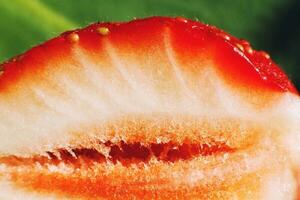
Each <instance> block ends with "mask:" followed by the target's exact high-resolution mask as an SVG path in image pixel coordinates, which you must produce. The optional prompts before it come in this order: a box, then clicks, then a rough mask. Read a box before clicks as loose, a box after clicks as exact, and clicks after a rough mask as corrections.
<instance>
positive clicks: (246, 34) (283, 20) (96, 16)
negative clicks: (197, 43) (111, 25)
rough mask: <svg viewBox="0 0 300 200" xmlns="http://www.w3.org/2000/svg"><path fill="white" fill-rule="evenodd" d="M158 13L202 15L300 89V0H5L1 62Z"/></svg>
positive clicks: (0, 18)
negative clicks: (90, 28) (92, 29)
mask: <svg viewBox="0 0 300 200" xmlns="http://www.w3.org/2000/svg"><path fill="white" fill-rule="evenodd" d="M153 15H168V16H178V15H179V16H184V17H188V18H191V19H199V20H200V21H203V22H205V23H208V24H213V25H216V26H217V27H219V28H222V29H224V30H226V31H227V32H229V33H231V34H233V35H235V36H237V37H240V38H245V39H247V40H248V41H250V42H251V43H252V46H253V47H254V48H255V49H262V50H265V51H267V52H269V53H270V54H271V57H272V58H273V60H275V61H276V62H277V63H278V64H279V65H280V66H281V67H283V68H284V70H285V71H286V72H287V74H288V75H289V77H290V78H291V79H293V80H294V83H295V84H296V85H297V87H298V88H300V53H299V50H298V49H299V47H300V1H299V0H250V1H249V0H202V1H201V0H81V1H80V0H0V24H1V26H0V27H1V28H0V30H1V31H0V36H1V37H0V62H1V61H4V60H6V59H8V58H10V57H12V56H14V55H16V54H19V53H22V52H23V51H25V50H26V49H29V48H31V47H33V46H35V45H36V44H38V43H41V42H43V41H45V40H47V39H49V38H51V37H53V36H55V35H57V34H59V33H61V32H63V31H65V30H67V29H73V28H77V27H83V26H85V25H87V24H90V23H92V22H96V21H111V20H113V21H124V20H125V21H128V20H131V19H133V18H134V17H137V18H139V17H147V16H153Z"/></svg>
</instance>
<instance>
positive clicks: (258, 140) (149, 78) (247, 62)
mask: <svg viewBox="0 0 300 200" xmlns="http://www.w3.org/2000/svg"><path fill="white" fill-rule="evenodd" d="M2 68H3V72H2V75H1V76H0V109H1V113H0V121H1V123H0V139H1V142H0V186H3V187H2V188H4V189H0V198H2V199H3V198H9V199H12V198H15V197H16V196H15V195H17V194H19V195H22V196H26V197H28V198H33V196H35V197H36V198H37V199H38V198H40V199H45V197H53V198H58V199H61V198H73V197H74V198H79V199H93V198H110V199H119V198H123V199H133V198H140V199H142V198H144V199H201V198H202V199H220V198H221V197H222V198H223V199H234V198H238V199H274V198H273V197H274V196H272V195H273V193H272V188H274V187H276V188H277V193H276V197H278V196H279V199H280V198H281V197H280V195H281V196H282V199H293V198H294V197H295V195H296V194H295V192H296V189H295V188H296V179H295V177H294V175H293V174H294V173H295V172H294V169H295V168H298V165H300V161H299V160H300V159H299V158H298V156H297V155H299V154H298V153H299V149H298V148H297V146H298V145H299V144H300V143H299V140H300V139H299V136H298V135H299V134H298V131H299V125H298V123H297V121H298V120H299V119H300V116H299V114H297V112H299V110H300V103H299V102H300V101H299V96H298V92H297V90H296V89H295V87H294V86H293V84H292V83H291V82H290V81H289V79H288V77H287V76H286V75H285V74H284V73H283V71H282V70H281V69H280V68H279V67H278V66H277V65H276V64H275V63H274V62H273V61H272V60H271V59H270V57H269V56H268V55H267V54H266V53H264V52H257V51H255V50H253V49H252V48H251V46H250V44H249V43H248V42H246V41H244V40H239V39H237V38H235V37H233V36H230V35H228V34H227V33H225V32H224V31H221V30H219V29H217V28H215V27H212V26H209V25H204V24H202V23H200V22H195V21H191V20H187V19H184V18H168V17H152V18H147V19H141V20H134V21H131V22H128V23H97V24H92V25H90V26H88V27H86V28H84V29H79V30H74V31H69V32H66V33H63V34H62V35H60V36H59V37H57V38H54V39H52V40H50V41H48V42H46V43H44V44H42V45H40V46H37V47H34V48H33V49H31V50H29V51H27V52H26V53H24V54H23V55H20V56H18V57H16V58H13V59H11V60H10V61H8V62H6V63H4V64H2ZM297 138H298V139H297ZM278 179H280V181H279V182H278V181H277V180H278ZM276 181H277V182H276ZM273 186H274V187H273ZM9 191H10V192H9ZM1 194H3V195H2V196H1Z"/></svg>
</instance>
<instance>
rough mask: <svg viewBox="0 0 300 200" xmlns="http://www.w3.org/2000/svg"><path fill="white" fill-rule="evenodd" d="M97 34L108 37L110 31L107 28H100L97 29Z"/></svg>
mask: <svg viewBox="0 0 300 200" xmlns="http://www.w3.org/2000/svg"><path fill="white" fill-rule="evenodd" d="M97 32H98V33H99V34H101V35H108V34H109V29H108V28H107V27H99V28H97Z"/></svg>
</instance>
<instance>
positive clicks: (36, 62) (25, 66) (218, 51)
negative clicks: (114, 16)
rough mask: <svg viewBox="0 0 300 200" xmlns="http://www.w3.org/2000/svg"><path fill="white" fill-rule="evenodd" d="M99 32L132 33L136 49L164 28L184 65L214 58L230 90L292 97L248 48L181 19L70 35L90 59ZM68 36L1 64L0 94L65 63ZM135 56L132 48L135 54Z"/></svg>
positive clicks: (269, 65) (262, 56) (281, 77)
mask: <svg viewBox="0 0 300 200" xmlns="http://www.w3.org/2000/svg"><path fill="white" fill-rule="evenodd" d="M102 26H105V27H107V28H109V30H110V32H111V33H113V34H111V36H110V35H109V36H108V37H111V41H112V42H114V43H122V41H123V38H122V37H125V38H126V39H127V42H128V35H129V36H130V35H132V34H133V33H136V32H137V31H138V33H139V36H140V37H136V35H135V36H134V37H133V38H131V39H132V40H131V41H130V42H132V43H134V44H135V45H136V46H138V44H139V43H140V42H141V43H144V42H145V41H147V37H151V35H153V34H156V33H157V34H159V32H160V31H161V30H162V29H161V27H169V29H170V30H171V32H172V33H171V34H175V35H174V37H173V38H175V39H176V41H174V47H175V48H178V49H181V50H184V52H182V53H183V54H186V55H185V56H186V59H188V60H190V61H191V62H192V61H193V60H194V59H195V56H197V55H198V54H199V53H201V54H203V52H204V53H205V54H206V53H209V54H210V56H213V57H214V58H215V60H214V62H215V63H216V64H217V66H219V69H218V70H219V71H220V72H221V74H223V76H224V78H225V79H227V80H229V81H230V82H232V83H233V84H234V85H241V86H243V85H244V86H245V85H246V86H247V87H248V86H249V87H254V88H256V89H263V90H272V91H278V92H291V93H294V94H298V92H297V90H296V88H295V87H294V85H293V84H292V83H291V82H290V81H289V79H288V77H287V76H286V75H285V73H284V72H283V71H282V70H281V69H280V68H279V67H278V66H277V65H276V64H275V63H274V62H273V61H272V60H271V59H270V58H269V56H268V55H267V54H266V53H265V52H260V51H254V50H252V49H251V47H250V45H249V43H248V42H246V41H244V40H239V39H237V38H235V37H233V36H231V35H229V34H227V33H225V32H224V31H222V30H219V29H217V28H215V27H213V26H209V25H205V24H202V23H200V22H195V21H191V20H187V19H184V18H169V17H151V18H146V19H139V20H134V21H131V22H127V23H96V24H92V25H90V26H88V27H86V28H83V29H79V30H75V31H74V32H76V33H77V34H78V35H79V37H80V44H81V45H82V46H83V47H84V48H86V50H88V51H91V53H92V52H95V51H97V49H101V47H100V46H101V42H97V41H99V40H100V39H101V35H100V34H99V33H97V31H96V29H97V27H102ZM68 33H70V32H65V33H63V34H61V35H60V36H58V37H57V38H54V39H51V40H49V41H47V42H46V43H44V44H41V45H39V46H37V47H34V48H32V49H31V50H29V51H27V52H25V53H24V54H22V55H20V56H17V57H15V58H13V59H11V60H9V61H7V62H5V63H3V64H2V65H3V71H4V73H3V74H2V76H1V77H0V90H3V89H5V88H7V87H9V85H13V84H14V82H16V81H17V80H18V79H19V78H20V77H22V76H24V74H27V73H28V74H31V73H33V74H35V73H37V72H38V71H39V70H42V69H40V68H42V67H43V66H44V65H43V63H47V62H48V61H49V60H51V59H53V58H54V60H55V59H62V60H63V59H68V56H69V52H70V48H71V47H72V42H70V41H68V38H67V36H68ZM129 40H130V37H129ZM148 42H149V41H148ZM150 43H151V41H150ZM140 50H141V49H138V48H137V51H140ZM142 51H143V50H142ZM183 59H184V58H183Z"/></svg>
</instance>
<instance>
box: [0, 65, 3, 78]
mask: <svg viewBox="0 0 300 200" xmlns="http://www.w3.org/2000/svg"><path fill="white" fill-rule="evenodd" d="M3 68H4V67H3V65H0V76H1V75H2V74H3V73H4V69H3Z"/></svg>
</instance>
